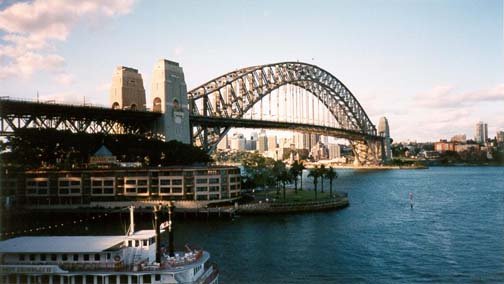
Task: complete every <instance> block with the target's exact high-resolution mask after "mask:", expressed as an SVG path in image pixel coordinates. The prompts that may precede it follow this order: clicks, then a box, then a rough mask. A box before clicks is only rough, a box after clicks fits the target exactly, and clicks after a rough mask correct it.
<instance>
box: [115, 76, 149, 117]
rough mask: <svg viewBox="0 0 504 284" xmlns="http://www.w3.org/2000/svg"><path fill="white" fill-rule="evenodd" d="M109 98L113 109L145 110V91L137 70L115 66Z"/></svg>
mask: <svg viewBox="0 0 504 284" xmlns="http://www.w3.org/2000/svg"><path fill="white" fill-rule="evenodd" d="M109 98H110V105H111V106H112V108H113V109H130V110H145V107H146V106H145V89H144V86H143V80H142V75H141V74H140V73H138V70H137V69H133V68H129V67H124V66H117V67H116V70H115V72H114V76H113V77H112V85H111V86H110V96H109Z"/></svg>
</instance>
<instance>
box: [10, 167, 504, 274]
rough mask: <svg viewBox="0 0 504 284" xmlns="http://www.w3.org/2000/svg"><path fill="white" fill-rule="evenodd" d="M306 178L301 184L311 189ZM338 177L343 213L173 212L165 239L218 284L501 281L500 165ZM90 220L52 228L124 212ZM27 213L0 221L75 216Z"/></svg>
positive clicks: (121, 219) (124, 220) (79, 229)
mask: <svg viewBox="0 0 504 284" xmlns="http://www.w3.org/2000/svg"><path fill="white" fill-rule="evenodd" d="M306 174H307V173H305V177H304V181H305V184H304V187H305V190H307V188H308V187H310V188H311V187H312V186H313V185H312V184H311V181H310V180H309V179H308V178H307V177H306ZM338 174H339V178H338V179H337V180H335V182H334V185H333V187H334V190H338V191H345V192H348V195H349V199H350V206H349V207H347V208H345V209H343V210H339V211H328V212H316V213H304V214H295V215H277V216H242V217H236V218H235V219H233V220H230V219H227V218H224V219H215V218H210V219H208V220H207V219H205V218H203V219H201V218H200V219H199V220H194V219H183V218H181V216H179V218H177V220H176V222H175V244H176V246H178V247H182V246H183V245H184V244H186V243H187V244H191V245H197V246H201V247H202V248H204V249H205V250H207V251H209V252H210V253H211V259H212V261H213V262H215V263H217V264H218V266H219V269H220V282H221V283H503V282H504V167H432V168H429V169H426V170H383V171H356V170H348V169H345V170H338ZM319 185H320V183H319ZM319 189H320V187H319ZM325 189H326V190H328V184H327V183H326V185H325ZM410 193H412V196H413V205H414V206H413V208H411V207H410ZM92 216H96V215H95V214H90V215H89V216H87V217H86V216H84V217H79V218H83V219H82V223H80V222H79V223H78V224H77V225H74V226H65V227H61V226H60V227H58V230H57V231H56V232H55V231H54V230H53V231H52V233H56V234H60V235H61V234H79V235H82V234H87V235H96V234H100V235H101V234H121V233H124V232H125V230H126V228H127V225H128V215H127V211H125V212H124V214H123V215H121V216H118V215H117V214H112V215H108V216H101V219H93V217H92ZM32 218H33V221H27V219H26V218H23V220H25V222H21V224H20V222H16V221H15V220H10V221H11V222H9V223H10V225H11V226H13V225H16V224H20V226H23V227H24V226H25V225H26V222H29V223H31V225H32V226H40V225H43V224H47V223H48V222H49V223H51V222H54V220H63V219H68V220H64V221H61V222H66V223H72V222H70V220H71V219H73V218H75V216H67V217H54V216H45V218H42V216H41V215H40V214H38V215H37V216H32V217H30V218H29V219H32ZM51 220H52V221H51ZM137 220H138V221H137V223H138V224H137V226H138V228H139V229H142V228H152V222H151V216H149V214H144V215H141V216H138V218H137ZM104 224H106V226H104ZM165 240H167V236H166V238H165Z"/></svg>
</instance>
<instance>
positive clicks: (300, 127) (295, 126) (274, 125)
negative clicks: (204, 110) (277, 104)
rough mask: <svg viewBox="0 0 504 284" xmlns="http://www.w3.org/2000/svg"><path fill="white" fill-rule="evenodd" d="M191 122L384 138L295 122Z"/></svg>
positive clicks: (217, 119) (218, 119) (199, 119)
mask: <svg viewBox="0 0 504 284" xmlns="http://www.w3.org/2000/svg"><path fill="white" fill-rule="evenodd" d="M190 121H191V124H192V125H193V126H195V125H200V126H204V127H242V128H268V129H284V130H292V131H305V132H310V133H317V134H322V135H328V136H334V137H338V138H346V139H354V140H363V139H368V140H378V141H381V140H382V139H383V137H381V136H375V135H369V134H365V133H361V132H358V131H354V130H347V129H342V128H334V127H329V126H319V125H311V124H303V123H295V122H282V121H269V120H255V119H241V118H224V117H204V116H200V115H191V116H190Z"/></svg>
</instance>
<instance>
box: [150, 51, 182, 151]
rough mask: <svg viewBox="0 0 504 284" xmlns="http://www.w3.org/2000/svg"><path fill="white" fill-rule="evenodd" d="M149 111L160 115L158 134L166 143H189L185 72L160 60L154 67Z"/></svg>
mask: <svg viewBox="0 0 504 284" xmlns="http://www.w3.org/2000/svg"><path fill="white" fill-rule="evenodd" d="M151 102H152V111H157V112H161V113H163V116H162V117H161V118H160V121H159V124H158V134H160V135H161V136H162V137H164V139H165V141H170V140H177V141H180V142H182V143H186V144H189V143H191V129H190V125H189V105H188V102H187V86H186V83H185V80H184V71H183V70H182V67H180V66H179V64H178V63H177V62H173V61H169V60H166V59H161V60H159V61H158V62H157V63H156V66H155V67H154V73H153V75H152V92H151Z"/></svg>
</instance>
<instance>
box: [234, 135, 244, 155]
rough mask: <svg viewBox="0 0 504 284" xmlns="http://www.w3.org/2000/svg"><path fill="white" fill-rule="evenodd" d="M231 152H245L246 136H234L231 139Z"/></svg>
mask: <svg viewBox="0 0 504 284" xmlns="http://www.w3.org/2000/svg"><path fill="white" fill-rule="evenodd" d="M231 150H237V151H244V150H245V136H243V134H241V133H235V134H233V137H231Z"/></svg>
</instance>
